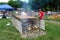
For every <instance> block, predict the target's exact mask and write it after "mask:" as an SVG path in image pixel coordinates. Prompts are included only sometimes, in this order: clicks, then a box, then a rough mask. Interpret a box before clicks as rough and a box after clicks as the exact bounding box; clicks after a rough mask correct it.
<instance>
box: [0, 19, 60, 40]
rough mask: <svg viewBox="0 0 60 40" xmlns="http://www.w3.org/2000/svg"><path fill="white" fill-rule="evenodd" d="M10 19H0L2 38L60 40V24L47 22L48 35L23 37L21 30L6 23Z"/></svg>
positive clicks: (1, 39) (12, 39)
mask: <svg viewBox="0 0 60 40" xmlns="http://www.w3.org/2000/svg"><path fill="white" fill-rule="evenodd" d="M8 22H11V21H10V20H9V19H0V40H60V26H58V25H55V24H51V23H48V22H46V35H44V36H39V37H37V38H26V39H24V38H21V36H20V34H19V32H18V31H17V30H16V29H15V28H14V27H13V26H12V25H10V26H7V25H6V24H7V23H8Z"/></svg>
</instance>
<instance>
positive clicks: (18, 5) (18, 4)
mask: <svg viewBox="0 0 60 40" xmlns="http://www.w3.org/2000/svg"><path fill="white" fill-rule="evenodd" d="M8 4H9V5H11V6H12V7H14V8H21V7H22V4H23V2H22V1H13V0H10V1H9V2H8Z"/></svg>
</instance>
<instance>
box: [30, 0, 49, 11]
mask: <svg viewBox="0 0 60 40" xmlns="http://www.w3.org/2000/svg"><path fill="white" fill-rule="evenodd" d="M48 2H49V1H48V0H30V1H29V3H30V5H31V8H32V9H33V10H39V9H43V8H45V6H46V4H47V3H48Z"/></svg>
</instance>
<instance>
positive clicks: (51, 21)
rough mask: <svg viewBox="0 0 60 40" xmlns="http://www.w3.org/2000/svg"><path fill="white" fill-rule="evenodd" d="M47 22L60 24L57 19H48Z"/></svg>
mask: <svg viewBox="0 0 60 40" xmlns="http://www.w3.org/2000/svg"><path fill="white" fill-rule="evenodd" d="M46 22H50V23H54V24H56V25H59V26H60V22H57V21H53V20H46Z"/></svg>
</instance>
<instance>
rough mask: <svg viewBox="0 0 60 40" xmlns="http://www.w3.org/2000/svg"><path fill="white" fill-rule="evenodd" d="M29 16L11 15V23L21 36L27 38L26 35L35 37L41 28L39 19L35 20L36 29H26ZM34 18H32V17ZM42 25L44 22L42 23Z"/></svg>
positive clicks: (39, 33)
mask: <svg viewBox="0 0 60 40" xmlns="http://www.w3.org/2000/svg"><path fill="white" fill-rule="evenodd" d="M28 19H29V18H19V17H16V16H14V17H12V23H13V25H14V27H15V28H16V29H17V30H18V31H19V32H20V34H21V37H23V38H27V37H37V36H39V35H41V34H42V33H41V32H42V31H43V30H40V24H39V23H40V21H39V20H36V21H37V22H36V27H37V29H32V30H28V29H27V28H28V27H29V23H28V21H27V20H28ZM33 19H34V18H33ZM43 25H44V24H43Z"/></svg>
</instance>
